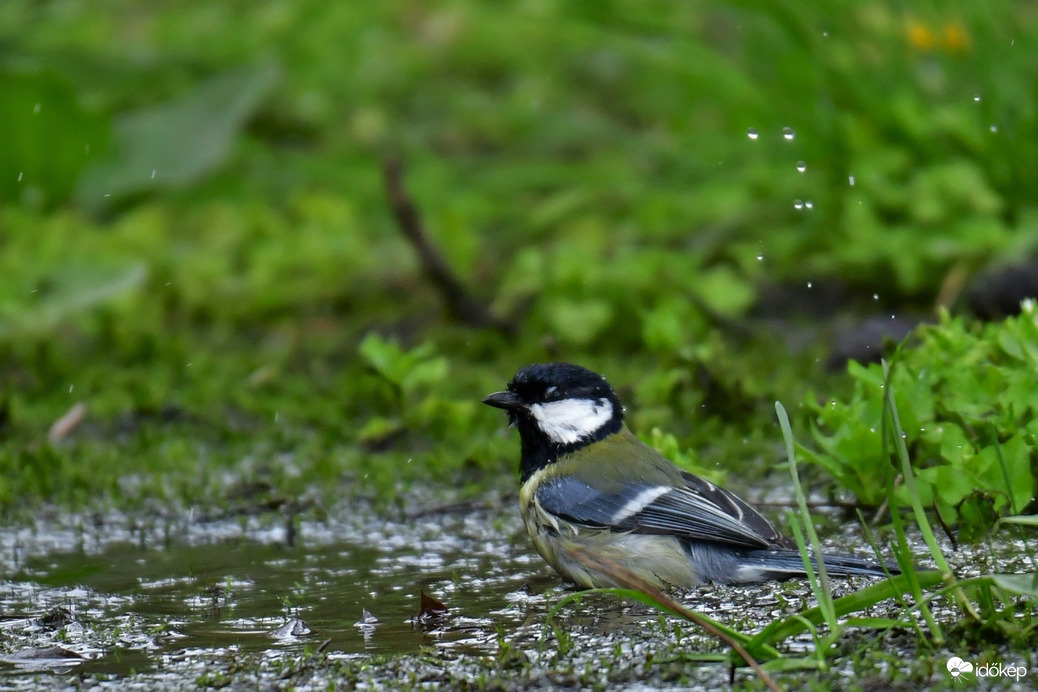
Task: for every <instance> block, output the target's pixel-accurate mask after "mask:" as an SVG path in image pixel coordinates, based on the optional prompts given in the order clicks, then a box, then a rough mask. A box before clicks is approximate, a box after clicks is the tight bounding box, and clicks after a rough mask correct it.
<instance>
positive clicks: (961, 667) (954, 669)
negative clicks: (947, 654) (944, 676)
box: [947, 656, 973, 680]
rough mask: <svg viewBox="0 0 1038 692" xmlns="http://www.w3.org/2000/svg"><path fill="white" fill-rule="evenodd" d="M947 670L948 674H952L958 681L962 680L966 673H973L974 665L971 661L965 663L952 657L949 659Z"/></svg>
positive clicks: (956, 657)
mask: <svg viewBox="0 0 1038 692" xmlns="http://www.w3.org/2000/svg"><path fill="white" fill-rule="evenodd" d="M947 668H948V672H949V673H951V676H952V677H953V678H955V679H956V680H962V676H963V675H964V674H965V673H972V672H973V664H972V663H970V662H969V661H963V660H962V659H961V658H959V657H958V656H952V657H951V658H949V659H948V664H947Z"/></svg>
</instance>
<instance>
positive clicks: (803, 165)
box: [797, 161, 807, 173]
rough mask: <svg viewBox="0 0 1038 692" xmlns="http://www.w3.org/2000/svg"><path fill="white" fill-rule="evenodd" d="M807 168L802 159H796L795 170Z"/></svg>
mask: <svg viewBox="0 0 1038 692" xmlns="http://www.w3.org/2000/svg"><path fill="white" fill-rule="evenodd" d="M806 170H807V164H806V163H804V162H803V161H797V171H799V172H801V173H803V172H804V171H806Z"/></svg>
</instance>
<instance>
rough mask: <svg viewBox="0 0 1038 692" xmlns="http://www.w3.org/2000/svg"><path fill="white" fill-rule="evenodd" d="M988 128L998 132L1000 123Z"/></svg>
mask: <svg viewBox="0 0 1038 692" xmlns="http://www.w3.org/2000/svg"><path fill="white" fill-rule="evenodd" d="M988 129H989V130H991V131H992V132H998V125H992V126H991V127H989V128H988Z"/></svg>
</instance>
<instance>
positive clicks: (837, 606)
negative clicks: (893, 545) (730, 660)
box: [748, 570, 944, 649]
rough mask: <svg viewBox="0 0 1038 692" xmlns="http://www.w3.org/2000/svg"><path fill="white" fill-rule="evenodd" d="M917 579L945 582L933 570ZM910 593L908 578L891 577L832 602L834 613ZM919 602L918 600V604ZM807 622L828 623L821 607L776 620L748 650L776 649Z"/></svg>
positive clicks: (839, 614) (928, 582) (840, 614)
mask: <svg viewBox="0 0 1038 692" xmlns="http://www.w3.org/2000/svg"><path fill="white" fill-rule="evenodd" d="M915 576H916V578H917V581H918V583H919V584H922V585H923V586H927V587H929V586H936V585H937V584H941V583H942V582H943V581H944V577H943V575H942V574H941V573H940V572H936V571H932V570H930V571H925V572H917V573H916V575H915ZM911 591H912V587H911V584H910V582H909V579H908V577H907V576H906V575H899V576H895V577H891V578H890V579H888V580H886V581H882V582H880V583H878V584H873V585H872V586H867V587H865V588H864V589H861V590H860V591H855V592H854V593H852V594H847V595H846V596H841V597H840V598H837V599H836V600H834V601H833V612H834V613H835V615H836V617H843V616H844V615H847V614H849V613H853V612H856V611H859V610H863V609H865V608H868V607H870V606H873V605H875V604H876V603H879V602H880V601H884V600H886V599H888V598H893V597H894V596H895V595H900V594H904V593H910V592H911ZM920 602H921V601H917V603H920ZM916 607H918V606H916ZM805 620H806V621H807V622H810V623H812V624H815V625H819V624H821V623H823V622H825V615H823V614H822V610H821V608H820V607H818V606H815V607H814V608H809V609H808V610H805V611H803V612H802V613H797V614H796V615H793V616H791V617H788V618H786V619H784V620H776V621H775V622H773V623H771V624H770V625H768V626H767V627H765V628H764V629H763V630H761V631H760V632H759V633H757V635H756V636H755V637H754V638H753V639H752V640H751V641H750V642H749V644H748V647H749V648H750V649H754V648H755V647H757V646H760V645H763V644H770V645H772V646H774V645H776V644H778V643H779V642H781V641H783V640H784V639H788V638H789V637H793V636H796V635H798V634H800V633H801V632H803V631H805V630H806V629H807V626H806V625H805V624H804V621H805Z"/></svg>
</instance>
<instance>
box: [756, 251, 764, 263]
mask: <svg viewBox="0 0 1038 692" xmlns="http://www.w3.org/2000/svg"><path fill="white" fill-rule="evenodd" d="M757 261H758V262H763V261H764V253H761V254H759V255H757Z"/></svg>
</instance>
